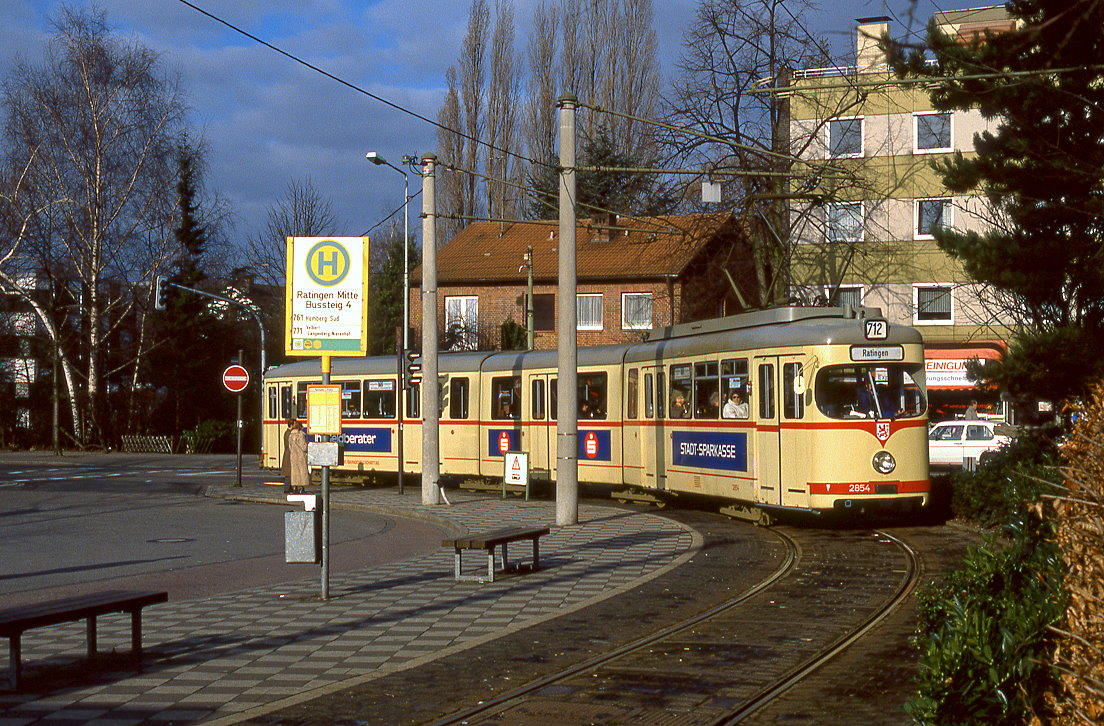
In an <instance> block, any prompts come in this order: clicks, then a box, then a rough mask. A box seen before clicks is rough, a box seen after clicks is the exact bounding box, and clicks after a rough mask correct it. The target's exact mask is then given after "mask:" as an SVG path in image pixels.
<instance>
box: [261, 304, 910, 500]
mask: <svg viewBox="0 0 1104 726" xmlns="http://www.w3.org/2000/svg"><path fill="white" fill-rule="evenodd" d="M396 368H397V364H396V359H395V358H393V357H378V358H337V359H334V360H333V361H332V369H331V379H330V380H331V383H335V384H340V385H341V387H342V403H343V409H344V410H343V421H342V430H343V434H342V436H341V439H342V442H343V448H344V463H343V464H342V468H343V469H346V470H349V471H350V472H351V473H356V472H365V473H371V474H381V473H385V472H395V471H396V463H397V461H398V456H399V453H398V452H397V451H396V449H397V446H396V443H397V435H396V434H397V423H398V419H397V408H398V401H399V399H400V398H401V399H405V402H404V406H403V408H404V413H403V416H404V418H403V422H404V437H403V438H404V444H403V452H402V459H403V467H404V470H405V471H406V472H408V473H414V472H420V470H421V418H420V413H419V411H418V410H417V407H418V401H419V397H418V392H417V391H416V390H414V391H411V392H405V395H401V396H400V395H399V394H400V393H404V392H402V391H401V389H400V384H399V381H398V376H397V374H396ZM438 368H439V371H438V373H439V381H440V458H441V462H440V467H441V473H442V475H454V476H459V477H484V478H491V479H494V478H501V477H502V474H503V462H504V458H503V457H504V454H505V452H506V451H524V452H527V453H528V455H529V462H530V477H531V478H533V479H535V480H540V479H550V480H551V479H555V476H556V470H555V467H556V444H555V440H556V420H555V417H556V411H557V403H556V398H557V394H558V391H557V387H556V377H557V376H556V371H557V363H556V352H555V351H532V352H518V351H504V352H483V353H475V352H462V353H442V354H441V355H440V357H439V360H438ZM923 375H924V354H923V343H922V340H921V337H920V334H919V333H918V332H917V331H916V330H915V329H913V328H910V327H907V326H899V325H890V324H889V323H887V322H886V321H885V320H884V319H883V318H882V317H881V315H880V312H879V311H877V310H874V309H869V308H861V309H857V310H856V309H853V308H803V307H789V308H778V309H774V310H767V311H761V312H755V313H747V314H743V315H736V316H731V317H727V318H719V319H715V320H708V321H702V322H699V323H687V324H682V325H676V326H673V327H670V328H663V329H659V330H655V331H651V332H650V333H648V334H647V336H646V338H645V340H644V341H642V342H640V343H637V344H631V345H617V346H605V347H600V348H582V349H580V350H579V352H578V390H577V392H576V397H577V399H578V410H579V422H578V430H579V435H578V442H579V443H578V462H579V473H578V479H579V481H580V482H584V483H595V484H610V485H614V486H615V487H616V486H623V487H624V496H626V497H627V496H630V495H631V494H630V493H636V494H639V495H643V496H644V497H647V498H654V499H663V498H664V497H667V496H672V495H676V494H696V495H702V496H708V497H714V498H719V499H721V500H725V502H724V503H725V509H726V511H729V512H731V513H733V514H738V515H753V516H758V515H759V513H767V515H769V513H771V512H772V511H777V510H802V511H817V512H821V511H830V510H849V509H854V510H869V509H872V508H878V509H883V508H893V507H898V508H902V509H905V508H919V507H921V506H923V505H924V504H926V503H927V500H928V495H929V480H928V455H927V417H926V414H927V405H926V394H925V390H924V379H923ZM320 381H321V368H320V362H319V361H317V360H312V361H303V362H297V363H291V364H288V365H284V366H279V367H277V368H274V369H272V370H270V371H268V372H267V374H266V375H265V381H264V387H265V396H266V420H265V422H264V423H265V425H264V431H265V433H264V441H263V451H262V462H263V465H264V466H271V467H275V466H278V465H279V462H280V454H281V453H282V452H281V451H280V447H281V446H282V435H281V434H282V430H283V422H284V421H285V420H286V419H288V418H291V417H293V416H294V415H296V413H299V414H300V415H301V414H302V412H305V410H306V407H305V403H306V386H307V385H308V384H310V383H318V382H320ZM618 496H621V495H618Z"/></svg>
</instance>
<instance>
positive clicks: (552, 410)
mask: <svg viewBox="0 0 1104 726" xmlns="http://www.w3.org/2000/svg"><path fill="white" fill-rule="evenodd" d="M557 390H558V386H557V380H556V379H555V378H553V379H552V380H550V381H549V382H548V418H549V419H550V420H552V421H555V420H556V419H557V418H558V417H559V415H560V409H558V408H556V407H557V406H559V405H560V397H559V395H558V394H557Z"/></svg>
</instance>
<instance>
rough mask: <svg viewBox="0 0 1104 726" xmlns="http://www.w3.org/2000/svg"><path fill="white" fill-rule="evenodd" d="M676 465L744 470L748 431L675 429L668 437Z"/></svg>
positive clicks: (746, 465)
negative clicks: (718, 431) (725, 431)
mask: <svg viewBox="0 0 1104 726" xmlns="http://www.w3.org/2000/svg"><path fill="white" fill-rule="evenodd" d="M671 446H672V449H673V451H672V452H671V461H672V463H674V464H675V465H676V466H695V467H699V468H702V469H723V470H724V471H747V470H748V464H747V458H748V457H747V433H745V432H739V433H715V432H705V431H702V432H694V431H676V432H674V434H673V435H672V437H671Z"/></svg>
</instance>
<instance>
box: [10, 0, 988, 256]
mask: <svg viewBox="0 0 1104 726" xmlns="http://www.w3.org/2000/svg"><path fill="white" fill-rule="evenodd" d="M192 2H193V3H194V4H196V5H198V6H200V7H202V8H203V9H205V10H207V11H208V12H210V13H211V14H213V15H217V16H219V17H220V18H223V19H224V20H226V21H227V22H230V23H232V24H234V25H236V26H238V27H241V28H243V29H245V30H247V31H248V32H250V33H252V34H254V35H256V36H258V37H261V38H263V39H264V40H266V41H268V42H270V43H272V44H273V45H276V46H279V47H280V48H282V49H284V50H286V51H287V52H289V53H291V54H293V55H296V56H299V57H301V58H304V59H306V60H309V61H310V62H311V63H313V64H315V65H318V66H320V67H322V68H324V69H325V70H327V71H328V72H330V73H332V74H334V75H335V76H338V77H340V78H342V79H344V80H347V81H348V82H350V83H352V84H354V85H357V86H360V87H362V88H364V89H366V90H368V91H370V92H372V93H373V94H376V95H378V96H381V97H383V98H386V99H387V100H389V101H391V102H393V103H395V104H398V105H400V106H403V107H406V108H409V109H411V110H413V111H415V112H417V113H419V114H421V115H423V116H426V117H429V118H435V117H436V114H437V108H438V106H439V105H440V102H441V99H442V97H443V94H444V76H445V70H446V69H447V68H448V66H449V65H450V64H452V63H453V62H454V61H455V59H456V56H457V54H458V52H459V48H460V43H461V40H462V38H463V35H464V30H465V25H466V23H467V9H468V7H469V5H470V3H469V2H468V0H261V1H258V0H192ZM69 4H70V5H75V6H78V7H79V6H83V5H86V4H88V3H87V0H69ZM536 4H537V0H514V5H515V18H516V22H517V26H518V28H517V37H518V39H519V42H524V39H525V38H526V37H527V36H528V25H529V18H530V16H531V14H532V8H533V7H534V6H535V5H536ZM981 4H988V3H977V2H975V3H972V4H971V3H967V2H961V3H956V4H953V5H942V4H937V3H936V2H933V0H881V1H880V2H879V1H878V0H872V1H868V2H862V1H861V0H836V1H835V2H822V9H821V11H820V12H819V13H817V14H816V15H815V16H813V17H809V18H803V20H805V21H806V22H808V24H809V25H810V26H811V27H812V28H813V29H814V30H815V31H817V32H820V33H823V34H825V35H826V36H827V37H828V38H829V40H830V42H831V43H832V44H833V48H834V50H835V51H837V52H840V53H845V52H846V51H847V50H848V49H850V48H852V47H853V45H852V44H853V42H854V41H853V32H854V30H853V28H854V19H855V18H859V17H870V16H876V15H888V16H891V17H894V18H897V19H899V22H895V23H894V25H893V26H892V30H893V33H894V34H895V35H898V34H901V33H904V32H905V31H906V29H907V24H908V19H909V18H910V16H911V17H913V18H914V19H913V25H914V27H917V28H921V27H922V26H923V24H924V23H925V22H926V20H927V18H929V17H930V16H931V13H932V12H933V11H934V10H938V9H941V8H942V9H956V8H963V7H970V6H973V5H981ZM993 4H995V3H993ZM61 5H62V1H61V0H4V2H3V3H0V78H3V77H6V76H7V73H8V71H9V69H10V68H11V65H12V62H13V60H14V59H15V58H16V57H17V56H19V55H23V56H25V57H28V58H31V59H34V58H36V57H37V56H38V55H39V54H40V53H41V50H42V48H43V47H44V46H45V44H46V42H47V39H48V37H49V33H50V27H49V23H48V18H49V17H50V16H51V15H53V14H55V13H56V12H57V10H58V8H59V7H61ZM97 5H98V7H100V8H101V9H102V10H104V11H105V13H106V15H107V18H108V21H109V23H111V25H112V26H113V27H114V28H115V29H116V30H117V31H118V32H120V33H122V34H124V35H126V36H129V37H133V38H135V39H137V40H139V41H141V42H142V43H143V44H145V45H146V46H148V47H150V48H153V49H154V50H156V51H158V52H159V53H161V54H162V57H163V60H164V62H165V64H166V66H167V67H168V68H170V69H172V70H175V71H178V72H179V73H180V74H181V76H182V79H183V85H184V88H185V90H186V92H187V93H188V97H189V101H190V104H191V106H192V108H193V114H192V119H193V126H194V127H195V128H197V129H199V131H200V133H201V134H202V135H203V137H204V138H205V139H206V141H207V143H208V146H209V151H210V156H209V161H210V183H211V185H212V186H213V187H215V188H216V189H217V190H218V191H219V192H220V193H221V194H222V196H224V197H225V198H227V199H228V200H229V202H230V203H231V205H232V207H233V209H234V211H235V213H236V215H237V225H236V228H235V229H234V230H233V235H234V236H236V237H237V238H239V239H241V238H244V237H246V236H248V235H249V234H251V233H253V232H254V231H255V230H256V229H257V228H259V226H260V225H261V224H263V221H264V211H265V208H266V206H268V205H269V204H271V203H272V202H273V201H274V200H275V199H276V198H278V197H279V196H280V195H281V194H282V193H283V191H284V189H285V188H286V186H287V184H288V183H289V182H290V181H292V180H294V179H303V178H306V177H310V178H311V180H312V182H313V183H314V185H315V187H316V188H318V189H319V190H320V191H321V192H322V193H323V194H325V195H326V196H328V197H329V198H331V199H332V200H333V203H334V208H335V211H336V212H337V214H338V216H339V218H340V219H341V220H343V222H344V227H343V228H342V229H338V230H334V233H335V234H360V233H362V232H363V231H364V230H366V229H368V228H369V227H371V226H372V225H374V224H375V223H376V222H378V221H379V220H380V219H381V218H383V217H384V216H385V215H386V214H387V213H388V212H390V211H391V210H392V209H394V208H395V207H397V206H399V205H400V204H401V203H402V180H401V179H400V178H399V176H398V175H397V174H396V173H395V172H394V171H392V170H389V169H386V168H382V167H377V166H373V165H371V164H369V163H368V162H367V161H366V160H365V159H364V154H365V152H367V151H376V152H378V153H380V154H381V155H383V156H384V157H385V158H386V159H388V160H389V161H391V162H392V163H394V164H396V165H398V164H399V159H400V158H401V156H402V155H403V154H418V155H420V154H423V153H426V152H430V151H433V150H434V145H435V141H434V129H433V127H431V126H430V125H428V124H426V123H423V122H420V121H417V120H416V119H414V118H412V117H411V116H409V115H406V114H402V113H400V112H398V111H395V110H394V109H391V108H388V107H387V106H385V105H383V104H380V103H379V102H377V101H374V100H372V99H370V98H368V97H366V96H364V95H362V94H359V93H356V92H355V91H353V90H351V89H348V88H346V87H344V86H342V85H340V84H338V83H336V82H335V81H333V80H330V79H327V78H325V77H323V76H321V75H319V74H317V73H315V72H313V71H310V70H309V69H307V68H305V67H303V66H301V65H298V64H296V63H294V62H292V61H290V60H288V59H287V58H285V57H283V56H281V55H279V54H277V53H275V52H274V51H272V50H270V49H268V48H265V47H264V46H261V45H259V44H257V43H255V42H254V41H252V40H249V39H248V38H246V37H244V36H242V35H239V34H237V33H234V32H233V31H231V30H229V29H227V28H226V27H225V26H223V25H221V24H219V23H217V22H215V21H213V20H211V19H210V18H208V17H205V16H204V15H202V14H201V13H199V12H196V11H195V10H193V9H191V8H189V7H188V6H186V5H184V4H183V3H181V2H179V0H99V2H98V3H97ZM654 5H655V13H656V23H655V26H656V29H657V32H658V34H659V42H660V56H661V60H662V62H663V65H664V77H665V79H668V78H670V77H671V75H672V74H673V72H674V69H673V63H674V61H675V60H676V59H677V56H678V54H679V51H680V47H681V41H682V35H683V32H684V31H685V29H686V25H687V23H688V22H689V20H690V19H691V18H692V17H693V11H694V8H695V7H696V5H697V2H696V0H654ZM419 184H420V182H419V180H417V179H416V178H414V177H412V178H411V189H412V191H413V190H414V189H416V188H419ZM417 204H420V203H418V202H416V203H415V205H417ZM419 210H420V207H418V209H412V211H411V226H412V228H415V227H418V226H419V223H420V222H419V220H418V217H417V211H419Z"/></svg>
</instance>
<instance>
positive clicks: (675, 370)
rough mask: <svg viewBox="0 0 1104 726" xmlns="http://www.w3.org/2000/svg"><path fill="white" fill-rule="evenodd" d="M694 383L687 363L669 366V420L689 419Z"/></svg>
mask: <svg viewBox="0 0 1104 726" xmlns="http://www.w3.org/2000/svg"><path fill="white" fill-rule="evenodd" d="M693 390H694V381H693V377H692V376H691V368H690V364H689V363H684V364H681V365H676V366H671V396H670V404H671V405H670V408H668V409H667V413H668V416H669V417H670V418H690V409H691V407H692V405H693V403H692V401H691V400H690V399H691V397H692V395H693Z"/></svg>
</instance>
